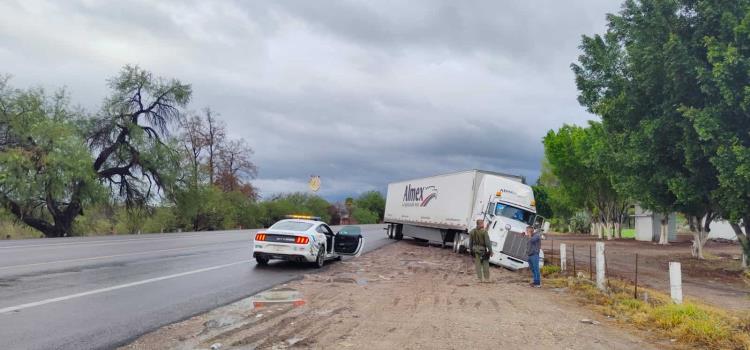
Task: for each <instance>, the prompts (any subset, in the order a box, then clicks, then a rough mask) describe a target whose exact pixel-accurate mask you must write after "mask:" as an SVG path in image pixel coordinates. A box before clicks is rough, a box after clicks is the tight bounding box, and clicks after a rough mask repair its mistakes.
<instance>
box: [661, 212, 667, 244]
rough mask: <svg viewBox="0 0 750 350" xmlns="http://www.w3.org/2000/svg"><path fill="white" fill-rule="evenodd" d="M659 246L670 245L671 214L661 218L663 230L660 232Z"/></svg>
mask: <svg viewBox="0 0 750 350" xmlns="http://www.w3.org/2000/svg"><path fill="white" fill-rule="evenodd" d="M659 244H662V245H667V244H669V213H667V214H663V216H662V218H661V230H660V232H659Z"/></svg>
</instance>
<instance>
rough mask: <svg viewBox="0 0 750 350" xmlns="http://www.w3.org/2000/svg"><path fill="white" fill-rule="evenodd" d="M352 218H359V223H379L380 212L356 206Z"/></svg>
mask: <svg viewBox="0 0 750 350" xmlns="http://www.w3.org/2000/svg"><path fill="white" fill-rule="evenodd" d="M352 218H354V220H357V223H358V224H363V225H365V224H377V223H378V221H380V218H378V214H376V213H373V212H371V211H369V210H367V209H364V208H354V210H353V211H352Z"/></svg>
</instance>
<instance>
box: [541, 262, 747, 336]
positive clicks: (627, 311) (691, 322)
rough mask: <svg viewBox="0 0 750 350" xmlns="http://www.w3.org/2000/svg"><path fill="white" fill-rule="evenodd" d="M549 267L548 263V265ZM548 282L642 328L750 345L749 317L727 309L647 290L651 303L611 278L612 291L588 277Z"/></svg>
mask: <svg viewBox="0 0 750 350" xmlns="http://www.w3.org/2000/svg"><path fill="white" fill-rule="evenodd" d="M545 267H546V266H545ZM547 285H554V286H556V287H567V288H568V289H569V290H571V291H572V292H573V293H574V294H576V295H578V296H580V301H581V302H583V303H586V304H589V305H592V306H593V308H594V309H595V310H598V311H599V312H601V313H603V314H605V315H607V316H611V317H615V318H617V319H619V320H621V321H624V322H628V323H630V324H633V325H635V326H636V327H638V328H641V329H647V330H654V329H656V330H657V331H660V332H662V333H663V334H664V335H665V336H668V337H670V338H673V339H677V341H679V342H681V343H684V344H688V345H690V346H694V347H697V348H710V349H748V348H750V335H748V333H747V330H748V329H750V318H747V317H745V318H742V317H737V316H734V315H731V314H730V313H728V312H727V311H724V310H720V309H717V308H714V307H711V306H708V305H703V304H699V303H693V302H685V303H683V304H680V305H678V304H673V303H672V302H671V299H670V298H669V296H667V295H666V294H664V293H661V292H658V291H654V290H649V289H642V288H639V291H641V292H642V293H643V292H647V293H648V295H649V300H648V302H644V301H642V300H639V299H634V298H633V289H632V285H630V284H629V283H625V282H622V281H618V280H610V281H609V283H608V285H609V293H604V292H602V291H600V290H599V289H597V288H596V286H595V285H594V284H593V282H591V281H589V280H586V279H575V278H552V279H550V280H549V281H548V283H547Z"/></svg>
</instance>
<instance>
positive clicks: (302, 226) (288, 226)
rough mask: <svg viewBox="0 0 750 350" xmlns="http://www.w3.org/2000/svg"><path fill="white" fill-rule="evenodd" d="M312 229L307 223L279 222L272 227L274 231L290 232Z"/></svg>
mask: <svg viewBox="0 0 750 350" xmlns="http://www.w3.org/2000/svg"><path fill="white" fill-rule="evenodd" d="M310 227H312V224H310V223H307V222H300V221H279V222H277V223H275V224H273V226H271V229H272V230H290V231H307V230H308V229H309V228H310Z"/></svg>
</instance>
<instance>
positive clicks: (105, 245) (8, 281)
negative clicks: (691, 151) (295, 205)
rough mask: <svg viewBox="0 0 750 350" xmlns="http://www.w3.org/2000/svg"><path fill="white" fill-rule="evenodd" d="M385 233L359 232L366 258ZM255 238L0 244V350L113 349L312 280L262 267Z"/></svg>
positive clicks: (218, 235) (291, 268) (299, 270)
mask: <svg viewBox="0 0 750 350" xmlns="http://www.w3.org/2000/svg"><path fill="white" fill-rule="evenodd" d="M383 227H384V226H383V225H365V226H362V232H363V235H364V237H365V246H364V252H368V251H372V250H374V249H377V248H380V247H382V246H383V245H386V244H388V243H389V242H392V241H389V240H388V239H387V238H386V235H385V231H384V230H383ZM334 229H335V228H334ZM256 231H257V230H244V231H219V232H192V233H170V234H153V235H139V236H110V237H85V238H60V239H37V240H25V241H3V242H0V349H110V348H114V347H117V346H120V345H124V344H127V343H128V342H129V341H131V340H133V339H135V338H137V337H138V336H140V335H142V334H144V333H147V332H149V331H152V330H155V329H157V328H159V327H161V326H164V325H167V324H170V323H173V322H176V321H180V320H183V319H186V318H189V317H191V316H193V315H196V314H200V313H203V312H206V311H208V310H211V309H213V308H216V307H218V306H222V305H225V304H228V303H231V302H234V301H237V300H239V299H242V298H245V297H248V296H250V295H253V294H256V293H257V292H259V291H262V290H264V289H268V288H270V287H272V286H274V285H276V284H279V283H283V282H286V281H289V280H292V279H294V278H297V277H299V276H301V275H302V274H304V273H311V272H315V269H314V268H312V267H309V266H305V265H300V264H294V263H287V262H281V261H272V262H271V263H270V264H269V266H267V267H256V264H255V260H254V259H252V244H251V243H252V238H253V235H254V234H255V232H256ZM354 259H356V258H354ZM330 264H336V262H335V261H333V262H329V263H328V265H330Z"/></svg>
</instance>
